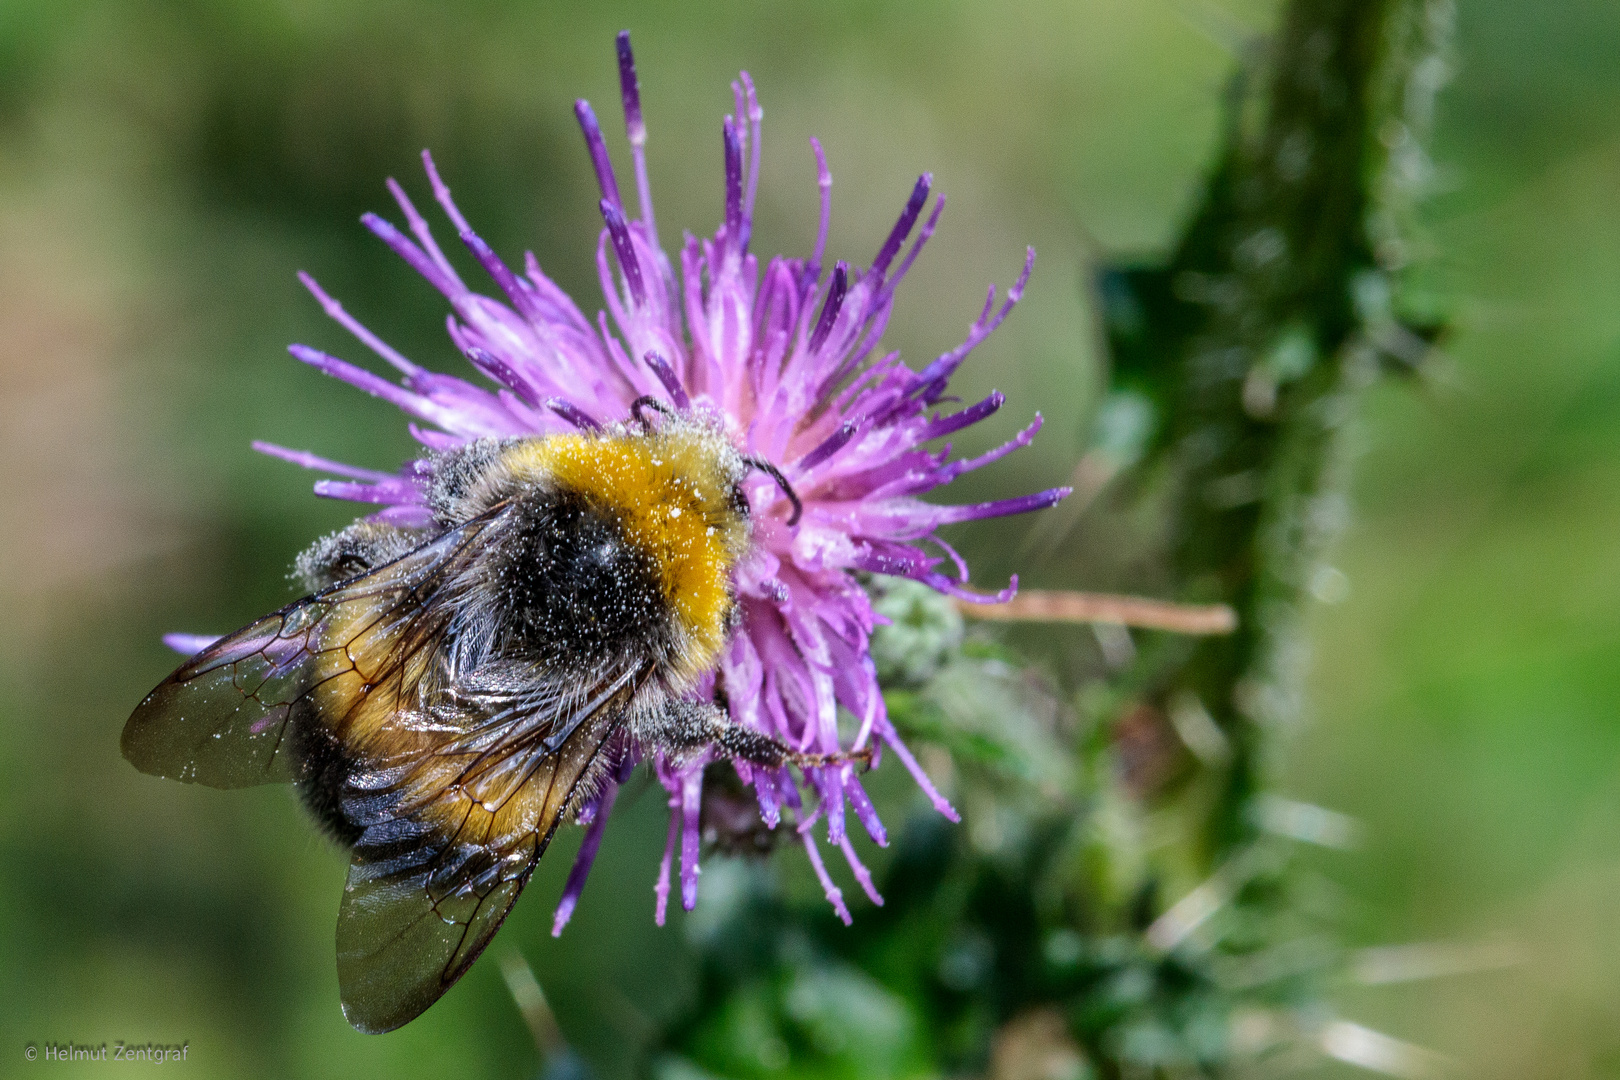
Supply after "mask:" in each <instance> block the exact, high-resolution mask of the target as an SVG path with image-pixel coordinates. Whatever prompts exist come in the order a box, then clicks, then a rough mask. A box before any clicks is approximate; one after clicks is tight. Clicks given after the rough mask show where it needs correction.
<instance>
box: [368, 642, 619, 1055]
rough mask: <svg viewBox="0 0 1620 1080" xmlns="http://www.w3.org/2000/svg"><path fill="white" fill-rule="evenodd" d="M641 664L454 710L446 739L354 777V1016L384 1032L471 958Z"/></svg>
mask: <svg viewBox="0 0 1620 1080" xmlns="http://www.w3.org/2000/svg"><path fill="white" fill-rule="evenodd" d="M647 671H648V668H647V667H646V666H645V665H643V666H640V667H637V668H635V669H632V670H627V671H624V672H621V673H619V674H618V675H616V676H611V677H609V676H604V677H602V678H600V679H599V680H596V681H595V682H594V685H593V684H592V682H591V681H589V680H587V683H586V688H584V689H583V692H581V688H580V687H558V688H556V692H555V693H552V694H550V695H549V699H550V701H551V705H550V706H549V707H548V708H543V709H542V710H541V711H540V713H539V714H538V715H530V716H527V717H524V718H522V719H520V720H505V721H498V722H496V723H490V722H483V723H480V722H479V720H478V718H477V717H472V718H468V717H462V718H459V719H458V720H457V721H456V722H454V723H453V724H450V725H447V726H453V727H456V728H459V729H460V730H461V731H462V732H463V735H462V736H461V737H459V738H457V739H456V740H454V741H452V742H450V743H448V744H447V745H445V746H443V747H442V748H441V749H439V750H437V751H434V752H432V753H430V754H426V755H422V756H420V757H418V758H417V759H416V760H414V761H413V762H411V763H408V764H405V765H401V766H395V767H385V768H381V769H379V770H377V771H376V772H375V773H372V774H369V775H367V774H363V773H362V774H357V775H356V776H355V777H354V778H353V779H351V781H350V784H349V786H348V790H347V793H346V795H345V797H344V813H345V815H347V816H348V817H349V818H350V819H351V820H355V821H357V822H361V823H363V824H364V831H363V832H362V833H361V835H360V838H359V840H358V841H357V842H356V844H355V846H354V858H353V861H352V862H351V863H350V864H349V880H348V884H347V886H346V887H345V889H344V892H343V905H342V908H341V909H340V910H339V912H338V926H337V959H338V982H339V985H340V987H341V990H342V997H343V1013H344V1015H345V1016H346V1017H348V1020H349V1023H351V1024H353V1025H354V1026H355V1027H356V1028H359V1029H360V1030H361V1031H367V1032H383V1031H392V1030H393V1029H394V1028H397V1027H399V1026H400V1025H401V1024H404V1023H406V1022H407V1021H410V1020H412V1019H414V1018H415V1017H416V1016H418V1015H419V1014H420V1013H421V1012H422V1011H423V1010H424V1009H426V1008H427V1007H428V1006H429V1005H431V1004H433V1003H434V1002H435V1001H437V1000H438V999H439V997H440V996H441V995H442V994H443V993H444V992H445V991H446V990H448V989H449V988H450V987H451V986H452V985H453V984H454V983H455V981H456V980H457V979H459V978H461V976H462V975H463V974H465V973H466V971H467V969H468V968H469V967H471V966H472V963H473V961H474V960H476V959H478V955H479V954H480V953H481V952H483V951H484V946H486V945H488V944H489V941H490V939H491V938H492V937H493V936H494V935H495V931H496V930H498V929H499V928H500V925H501V922H502V921H503V920H504V919H505V918H506V915H507V912H509V911H510V910H511V909H512V904H513V903H514V902H515V901H516V900H517V897H518V894H519V893H520V892H522V891H523V886H524V885H526V884H527V883H528V881H529V876H530V875H531V874H532V873H533V871H534V865H535V863H536V862H537V861H539V859H540V856H541V855H542V854H543V853H544V852H545V850H546V846H547V845H548V844H549V843H550V842H551V837H552V835H553V834H554V833H555V832H556V829H557V825H558V823H559V821H560V820H561V819H562V816H563V814H564V812H565V811H566V810H568V809H569V808H570V807H571V806H572V805H573V800H574V796H575V794H576V789H577V788H578V787H579V785H580V783H581V779H582V778H583V777H585V776H586V775H587V773H589V772H591V767H592V764H593V763H594V762H596V761H597V760H598V758H599V757H600V755H601V753H602V749H603V747H604V746H605V745H606V743H607V742H608V740H609V739H610V738H611V737H612V735H613V733H614V731H615V730H616V729H617V727H618V724H617V723H616V721H617V720H618V718H619V716H620V715H621V714H622V712H623V708H624V705H625V703H626V702H628V701H629V699H630V697H631V696H632V695H633V694H634V693H635V691H636V689H637V688H639V686H640V685H641V683H642V682H643V681H644V680H645V678H646V673H647ZM497 715H499V713H498V712H497ZM485 716H486V718H487V714H485ZM441 722H442V717H441ZM514 731H516V732H518V734H516V735H514V734H513V732H514Z"/></svg>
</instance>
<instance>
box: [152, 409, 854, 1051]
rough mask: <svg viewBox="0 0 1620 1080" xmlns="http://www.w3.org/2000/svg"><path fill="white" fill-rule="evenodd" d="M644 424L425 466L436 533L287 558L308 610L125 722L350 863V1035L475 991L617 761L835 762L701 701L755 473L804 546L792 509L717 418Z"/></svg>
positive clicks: (196, 664) (177, 769) (240, 642)
mask: <svg viewBox="0 0 1620 1080" xmlns="http://www.w3.org/2000/svg"><path fill="white" fill-rule="evenodd" d="M649 410H651V411H653V412H654V413H655V414H656V415H655V416H649V415H647V413H648V411H649ZM631 415H632V418H633V419H631V420H629V421H626V422H624V423H621V424H614V425H611V426H608V427H603V428H591V429H585V430H581V431H580V432H579V433H576V434H560V435H550V436H544V437H535V438H523V439H512V440H504V441H497V440H481V441H478V442H474V443H471V444H469V445H467V446H466V447H464V448H462V449H460V450H457V451H454V452H451V453H447V454H442V455H437V456H435V457H434V458H432V459H430V465H431V471H430V474H429V479H428V481H427V482H428V503H429V507H430V509H431V510H432V513H433V517H434V522H435V523H434V525H433V526H432V527H430V528H427V529H407V528H401V527H394V526H389V525H385V524H379V523H375V522H367V521H364V520H362V521H359V522H356V523H355V524H354V525H352V526H350V527H349V528H348V529H345V530H343V531H342V532H339V533H336V534H334V535H332V536H329V537H327V538H325V539H323V540H321V541H319V542H317V543H316V544H315V545H314V546H313V547H311V548H310V549H309V550H308V551H306V552H305V553H304V554H303V555H302V556H300V558H299V560H298V562H297V564H296V571H297V573H298V575H299V576H301V577H302V578H303V580H304V582H305V584H306V585H307V586H308V587H309V588H310V590H311V595H309V596H306V597H304V598H303V599H301V600H298V601H296V602H294V603H292V604H289V605H288V606H287V607H285V608H282V609H281V610H280V611H277V612H275V613H274V614H271V615H267V616H265V617H264V618H262V619H259V620H257V621H256V622H253V623H251V624H250V625H248V626H246V627H244V628H243V629H241V630H239V631H237V632H236V633H234V634H230V635H228V636H226V637H224V638H222V639H220V640H219V641H217V642H215V643H214V644H212V645H210V646H209V647H207V648H205V649H204V650H203V651H202V652H200V653H198V654H197V655H196V656H194V657H193V658H191V659H190V660H188V661H187V662H186V663H184V664H182V665H181V666H180V668H179V670H177V671H175V673H174V674H173V675H171V676H169V678H168V679H166V680H164V682H163V683H162V684H161V685H159V686H158V687H157V689H155V690H153V691H152V693H151V694H149V695H148V696H147V697H146V699H145V700H144V701H142V702H141V704H140V706H139V707H138V708H137V709H136V710H135V712H134V714H133V715H132V716H131V717H130V718H129V721H128V723H127V724H126V726H125V728H124V734H123V751H124V756H125V757H126V758H128V759H129V760H130V761H131V762H132V763H134V765H135V766H136V767H137V768H139V769H141V770H142V771H143V772H148V773H153V774H156V775H158V776H165V777H170V778H173V779H177V780H181V781H185V782H188V783H200V784H206V785H208V786H211V787H219V788H235V787H244V786H247V785H252V784H263V783H274V782H291V783H292V784H293V785H294V787H295V788H296V789H297V791H298V793H299V795H300V797H301V800H302V802H303V804H304V805H305V807H306V808H307V809H308V810H309V812H310V814H311V815H312V816H313V817H314V819H315V820H316V821H317V822H318V823H319V824H320V826H321V827H322V828H323V829H324V830H325V831H326V832H327V833H328V834H329V835H330V836H331V837H333V838H334V839H335V840H336V841H338V842H339V843H340V844H342V845H343V846H344V847H346V848H348V849H349V851H350V852H351V855H352V858H351V862H350V865H349V875H348V882H347V884H346V886H345V888H344V891H343V901H342V906H341V908H340V910H339V913H338V925H337V964H338V979H339V983H340V986H341V992H342V1002H343V1010H344V1014H345V1016H346V1017H347V1018H348V1020H349V1022H350V1023H351V1024H353V1025H354V1026H355V1027H356V1028H359V1029H360V1030H362V1031H370V1032H382V1031H389V1030H392V1029H394V1028H397V1027H399V1026H400V1025H401V1024H404V1023H406V1022H407V1021H409V1020H411V1019H413V1018H415V1017H416V1016H417V1015H419V1014H420V1013H421V1012H422V1011H423V1010H424V1009H426V1008H427V1007H428V1006H429V1005H431V1004H432V1003H433V1002H434V1001H436V1000H437V999H438V998H439V996H440V995H442V994H443V993H444V992H445V991H446V990H447V989H448V988H449V987H450V986H451V985H452V984H453V983H454V982H455V981H456V980H457V979H458V978H460V977H461V975H462V974H463V973H465V972H466V971H467V969H468V968H469V967H470V966H471V965H472V963H473V961H474V960H475V959H477V957H478V955H479V953H480V952H482V951H483V949H484V947H485V946H486V945H487V944H489V941H490V939H491V938H492V937H493V936H494V934H495V932H496V930H497V929H498V928H499V927H500V925H501V922H502V920H503V919H505V917H506V914H507V912H508V911H510V910H511V907H512V904H513V903H514V902H515V901H516V899H517V897H518V894H519V893H520V892H521V891H522V890H523V886H524V885H525V884H526V883H527V882H528V880H529V877H530V875H531V874H532V873H533V871H534V867H535V864H536V862H537V861H538V860H539V859H540V856H541V855H542V854H543V853H544V852H545V850H546V846H547V845H548V844H549V843H550V841H551V838H552V836H553V834H554V833H555V832H556V830H557V826H558V825H559V824H560V823H561V822H564V821H569V820H572V819H573V818H574V817H575V815H576V814H577V813H578V811H579V809H580V807H581V806H583V805H584V804H585V803H586V802H587V801H589V799H590V797H591V796H592V795H593V794H594V793H595V792H596V790H597V789H598V785H599V784H600V782H601V779H602V777H603V775H604V774H605V772H606V771H607V769H608V768H609V767H610V766H611V764H612V763H613V762H612V760H611V759H613V758H614V757H616V756H617V755H616V753H615V752H614V748H615V747H616V746H618V745H620V744H621V743H622V742H623V741H624V740H633V741H634V743H635V744H636V745H639V746H640V747H641V748H642V750H643V751H644V752H652V751H663V752H665V753H667V754H670V755H673V756H674V757H675V758H677V759H678V758H679V757H680V756H681V755H683V754H689V753H691V752H693V751H695V750H697V749H699V748H702V747H707V746H715V747H718V748H719V749H720V750H721V751H722V752H723V753H725V754H727V755H729V756H731V757H733V758H738V759H742V760H745V761H747V762H750V763H752V764H755V765H759V766H764V767H770V768H776V767H781V766H783V765H786V764H798V765H801V766H802V765H811V764H824V763H826V762H827V761H829V760H831V759H830V758H828V757H826V756H822V755H807V754H798V753H794V752H793V751H792V750H790V749H789V748H788V747H787V746H785V745H783V744H782V743H780V742H778V741H777V740H775V739H773V738H771V737H769V736H767V735H765V734H763V733H762V732H759V731H756V730H754V729H752V728H748V727H744V726H742V725H740V724H737V723H735V722H733V721H732V720H731V719H730V717H729V715H728V714H727V713H726V712H725V711H724V710H723V709H721V708H720V707H719V706H717V705H715V704H713V703H711V702H702V701H698V700H695V699H694V698H693V696H692V693H693V690H694V688H695V686H696V685H697V683H698V681H699V679H700V678H701V677H702V676H703V675H705V674H707V673H709V672H711V671H712V670H713V669H714V666H715V664H716V662H717V661H718V659H719V657H720V653H721V651H722V649H723V648H724V647H725V645H726V643H727V641H728V640H729V637H730V634H731V632H732V630H733V629H734V627H735V625H736V623H737V621H738V619H739V617H740V616H739V613H738V605H737V601H736V596H735V592H734V586H733V571H734V569H735V568H736V566H737V564H738V562H739V560H741V559H742V558H743V557H744V556H745V555H746V554H747V553H748V551H749V550H750V544H751V527H752V526H751V517H750V507H749V503H748V500H747V497H746V495H745V494H744V491H743V488H742V486H741V482H742V480H743V478H744V477H745V476H746V475H747V474H748V473H749V471H750V470H754V469H759V470H763V471H764V472H766V473H768V474H770V475H771V476H772V477H773V478H774V479H775V480H776V482H777V483H778V484H779V485H780V487H781V488H782V491H783V493H784V494H785V495H786V496H787V498H788V500H789V502H790V503H791V505H792V507H793V511H792V515H791V516H790V517H789V519H788V524H789V525H792V524H796V523H797V520H798V517H799V514H800V513H801V511H802V507H801V505H800V503H799V500H798V498H797V496H796V495H794V494H793V491H792V488H791V487H790V486H789V485H788V483H787V481H786V480H785V479H783V478H782V476H781V474H780V473H779V472H778V471H777V470H776V469H775V468H774V467H772V466H771V465H770V464H769V463H767V462H765V461H762V460H759V459H755V458H749V457H745V456H743V455H741V454H739V453H738V452H737V450H736V449H735V448H734V447H733V446H732V445H731V442H730V441H729V440H728V438H727V437H726V435H725V434H724V433H723V432H722V431H721V430H719V428H718V427H717V426H715V424H714V423H713V422H711V421H709V420H707V419H705V418H703V417H700V416H697V415H695V414H691V413H680V414H677V413H674V412H670V411H668V410H667V409H666V408H664V407H662V406H659V405H658V404H657V403H656V402H654V401H653V400H652V399H649V398H644V399H642V400H640V401H638V402H637V403H636V404H635V406H634V407H633V408H632V414H631ZM778 505H779V504H778Z"/></svg>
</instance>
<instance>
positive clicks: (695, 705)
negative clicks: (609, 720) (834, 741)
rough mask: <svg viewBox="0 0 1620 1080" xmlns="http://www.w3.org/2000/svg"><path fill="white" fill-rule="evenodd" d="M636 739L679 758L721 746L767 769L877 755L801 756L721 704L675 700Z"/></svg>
mask: <svg viewBox="0 0 1620 1080" xmlns="http://www.w3.org/2000/svg"><path fill="white" fill-rule="evenodd" d="M636 737H637V738H638V739H640V740H641V742H642V743H643V744H646V745H653V746H658V747H661V748H663V749H665V750H668V751H673V752H675V753H677V754H679V753H685V752H690V751H693V750H700V749H702V748H703V747H706V746H717V747H719V748H720V750H721V752H722V753H724V754H725V755H726V756H727V757H730V758H735V759H737V760H740V761H746V762H748V763H749V764H750V765H758V766H759V767H761V768H765V769H780V768H781V767H782V766H784V765H797V766H799V767H800V768H814V767H818V766H826V765H841V764H844V763H846V762H859V763H861V764H863V765H870V764H871V762H872V751H871V750H869V749H866V750H854V751H850V752H849V753H837V754H801V753H799V752H798V751H796V750H794V749H793V748H792V747H790V746H788V745H787V744H786V743H784V742H782V741H780V740H778V739H774V738H772V737H771V736H769V735H767V734H765V733H764V732H762V731H756V730H754V729H753V728H751V727H748V726H746V725H744V724H739V723H737V721H735V720H733V719H732V718H731V714H730V713H728V712H726V711H725V710H724V709H722V708H720V707H719V706H718V705H714V704H709V703H705V702H698V701H688V700H684V699H681V700H675V701H670V702H668V703H666V704H665V705H664V706H663V708H661V709H658V710H656V711H654V712H652V713H650V714H648V715H646V716H644V717H642V718H641V719H640V721H639V722H638V723H637V724H636Z"/></svg>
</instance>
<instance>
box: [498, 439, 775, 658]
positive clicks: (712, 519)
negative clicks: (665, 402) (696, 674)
mask: <svg viewBox="0 0 1620 1080" xmlns="http://www.w3.org/2000/svg"><path fill="white" fill-rule="evenodd" d="M727 453H729V447H726V446H725V445H724V443H723V442H721V436H720V435H718V434H716V433H714V432H711V431H708V430H706V429H704V428H701V427H698V426H696V425H685V424H682V425H678V426H677V425H670V426H669V428H668V429H666V430H665V431H661V432H658V433H656V434H653V435H648V436H641V435H613V434H610V435H584V434H580V435H554V436H551V437H550V438H546V439H540V440H536V441H534V442H525V443H521V444H519V445H517V446H514V447H513V448H512V449H511V450H510V451H509V452H508V457H507V458H506V464H507V465H508V466H509V467H510V468H511V469H512V470H513V471H514V472H516V473H518V474H519V475H525V474H527V475H530V476H535V477H539V476H543V475H549V476H550V477H551V478H552V479H553V480H554V482H556V483H557V484H558V485H560V486H561V487H563V488H565V489H568V490H572V491H577V492H579V493H580V494H581V495H583V496H585V497H586V498H587V499H588V500H589V501H590V502H591V503H592V504H593V505H595V506H597V507H599V508H600V509H601V510H603V511H604V512H606V513H608V514H610V515H612V516H613V517H615V518H616V519H617V521H618V524H619V527H620V528H621V529H622V530H623V532H624V537H625V539H626V541H628V542H629V543H630V544H632V545H633V546H635V547H636V548H637V549H638V550H640V551H642V552H643V553H645V554H646V555H647V556H648V557H649V559H650V560H651V563H652V565H653V567H654V568H655V569H656V572H657V575H658V582H659V586H660V589H661V591H662V592H663V595H664V598H665V599H666V600H667V601H668V602H669V604H670V606H671V608H672V609H673V610H674V611H675V613H676V616H677V617H678V619H679V620H680V623H681V626H682V628H683V629H684V630H685V631H686V632H687V634H688V635H689V636H690V638H691V645H692V646H693V651H694V653H695V655H693V656H691V657H689V658H688V659H689V661H690V662H692V664H693V666H694V667H695V668H696V669H702V668H706V667H708V666H709V665H710V664H712V663H713V661H714V659H715V658H716V657H717V656H718V655H719V653H720V649H721V648H722V647H723V646H724V645H725V639H726V624H727V618H728V616H729V614H730V610H731V603H732V594H731V572H732V569H733V567H734V566H735V565H736V562H737V560H738V559H739V558H740V557H741V556H742V554H743V549H744V547H745V545H746V543H747V523H746V519H745V518H744V516H743V514H742V513H741V512H739V511H738V510H737V509H736V508H735V507H734V506H733V505H732V501H731V486H732V482H733V478H732V477H731V476H729V475H727V470H726V466H725V460H726V456H727Z"/></svg>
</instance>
